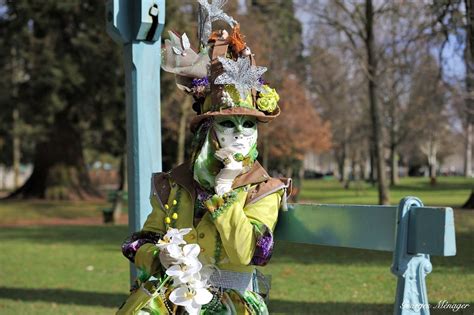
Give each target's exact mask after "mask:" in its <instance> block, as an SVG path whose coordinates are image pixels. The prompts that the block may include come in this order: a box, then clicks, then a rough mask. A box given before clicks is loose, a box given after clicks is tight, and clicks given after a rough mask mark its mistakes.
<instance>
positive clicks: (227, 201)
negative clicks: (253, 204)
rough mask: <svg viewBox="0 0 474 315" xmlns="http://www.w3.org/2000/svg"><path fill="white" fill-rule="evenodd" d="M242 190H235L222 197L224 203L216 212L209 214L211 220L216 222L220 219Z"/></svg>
mask: <svg viewBox="0 0 474 315" xmlns="http://www.w3.org/2000/svg"><path fill="white" fill-rule="evenodd" d="M241 190H242V189H240V188H239V189H236V190H234V191H231V192H230V193H228V194H227V195H224V196H222V197H223V199H224V203H223V204H222V205H221V206H220V207H219V208H217V209H216V210H214V211H212V212H211V218H212V219H213V220H216V219H217V218H218V217H220V216H221V215H222V214H223V213H224V212H226V211H227V210H228V209H229V207H230V206H231V205H232V204H233V203H234V202H235V200H236V199H237V194H238V193H239V192H240V191H241Z"/></svg>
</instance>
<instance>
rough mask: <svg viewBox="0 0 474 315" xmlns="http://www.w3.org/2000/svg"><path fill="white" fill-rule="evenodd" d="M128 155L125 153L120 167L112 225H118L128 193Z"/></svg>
mask: <svg viewBox="0 0 474 315" xmlns="http://www.w3.org/2000/svg"><path fill="white" fill-rule="evenodd" d="M126 165H127V155H126V153H124V154H123V155H122V157H121V158H120V166H119V186H118V188H117V193H116V194H115V199H114V204H113V206H112V223H117V222H118V221H119V220H120V217H121V216H122V207H123V202H124V198H123V196H124V194H125V193H127V187H126V186H127V184H126V181H127V166H126Z"/></svg>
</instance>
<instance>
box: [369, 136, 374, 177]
mask: <svg viewBox="0 0 474 315" xmlns="http://www.w3.org/2000/svg"><path fill="white" fill-rule="evenodd" d="M374 147H375V144H374V141H373V140H372V139H371V140H370V142H369V153H370V154H369V157H370V159H369V164H370V172H369V182H370V183H371V184H372V186H374V185H375V153H374V152H375V148H374Z"/></svg>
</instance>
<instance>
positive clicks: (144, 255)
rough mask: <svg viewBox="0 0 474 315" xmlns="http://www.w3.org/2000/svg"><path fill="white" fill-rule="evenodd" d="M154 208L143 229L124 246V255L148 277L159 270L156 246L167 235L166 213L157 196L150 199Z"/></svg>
mask: <svg viewBox="0 0 474 315" xmlns="http://www.w3.org/2000/svg"><path fill="white" fill-rule="evenodd" d="M150 202H151V205H152V207H153V210H152V212H151V213H150V214H149V215H148V218H147V219H146V221H145V224H144V226H143V229H142V230H141V231H139V232H136V233H133V234H132V235H131V236H130V237H129V238H127V239H126V240H125V241H124V242H123V244H122V253H123V254H124V255H125V257H127V258H128V259H129V260H130V261H131V262H133V263H135V266H136V267H137V268H138V269H139V270H140V271H141V272H142V274H144V275H145V276H144V277H148V276H150V275H153V274H155V273H156V271H158V270H159V267H160V263H159V259H157V256H158V247H157V246H155V244H156V243H157V242H158V240H159V239H161V238H162V237H163V235H164V234H165V230H166V228H165V224H164V217H165V212H164V211H163V210H162V209H161V204H160V202H159V201H158V200H157V199H156V197H155V196H151V198H150Z"/></svg>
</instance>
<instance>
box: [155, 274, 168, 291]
mask: <svg viewBox="0 0 474 315" xmlns="http://www.w3.org/2000/svg"><path fill="white" fill-rule="evenodd" d="M169 279H171V277H170V276H168V275H167V276H166V278H165V279H164V280H163V281H162V282H161V283H160V286H159V287H158V288H157V289H156V291H157V292H158V291H160V290H161V288H163V286H164V285H165V283H166V282H168V280H169Z"/></svg>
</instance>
